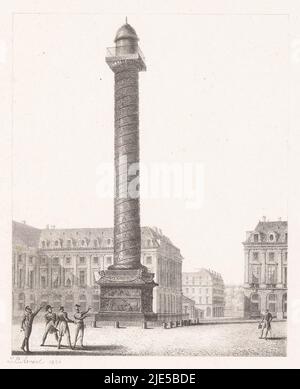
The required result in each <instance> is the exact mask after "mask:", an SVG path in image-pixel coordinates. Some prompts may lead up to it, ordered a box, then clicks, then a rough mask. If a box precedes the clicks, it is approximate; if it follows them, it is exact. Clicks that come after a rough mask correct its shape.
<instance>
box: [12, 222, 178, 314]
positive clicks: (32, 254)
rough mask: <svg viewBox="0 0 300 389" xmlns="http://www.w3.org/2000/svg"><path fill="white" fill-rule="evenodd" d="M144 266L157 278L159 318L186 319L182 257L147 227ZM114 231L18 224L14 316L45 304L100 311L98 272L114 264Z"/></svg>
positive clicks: (155, 303)
mask: <svg viewBox="0 0 300 389" xmlns="http://www.w3.org/2000/svg"><path fill="white" fill-rule="evenodd" d="M141 235H142V252H141V262H142V264H143V265H145V266H146V267H147V268H148V269H149V271H150V272H152V273H154V274H155V282H157V283H158V285H159V286H157V287H156V288H155V289H154V296H153V310H154V312H156V313H158V316H159V317H158V318H159V320H180V319H181V314H182V291H181V285H182V259H183V258H182V256H181V254H180V250H179V249H178V248H177V247H175V246H174V245H173V243H172V242H171V241H170V239H169V238H167V237H166V236H165V235H163V234H162V232H161V231H160V230H158V229H157V228H150V227H142V229H141ZM113 243H114V242H113V229H112V228H78V229H56V228H46V229H37V228H33V227H31V226H28V225H26V224H23V223H18V222H13V250H12V253H13V258H12V267H13V272H12V274H13V280H12V282H13V315H14V316H19V315H21V314H22V313H23V310H24V307H25V305H30V306H32V307H35V306H36V305H37V304H40V303H42V302H44V303H49V304H52V305H53V306H54V307H55V308H57V307H58V306H60V305H63V306H64V307H65V309H66V310H67V311H72V310H73V307H74V304H75V303H79V304H80V305H81V306H82V308H83V309H85V308H86V307H88V306H91V307H92V309H93V311H94V312H98V311H99V301H100V289H99V285H98V284H97V283H96V279H95V273H96V272H99V271H102V270H106V269H107V268H108V267H109V266H110V265H112V264H113Z"/></svg>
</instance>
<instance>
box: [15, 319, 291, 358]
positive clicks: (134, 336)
mask: <svg viewBox="0 0 300 389" xmlns="http://www.w3.org/2000/svg"><path fill="white" fill-rule="evenodd" d="M70 329H71V337H72V339H74V325H72V324H71V325H70ZM43 330H44V325H43V324H42V323H34V326H33V332H32V335H31V338H30V349H31V351H32V355H43V354H45V355H55V354H57V355H70V354H72V355H149V356H150V355H170V356H262V357H271V356H285V355H286V323H285V322H275V323H273V334H272V338H271V339H268V340H264V339H259V330H258V329H257V324H256V323H242V324H217V325H211V324H209V325H197V326H190V327H178V328H173V329H163V328H150V329H142V328H139V327H127V328H119V329H116V328H113V327H101V328H91V327H87V328H86V334H85V340H84V344H85V348H84V349H83V350H80V349H76V350H74V351H73V350H71V351H70V350H69V349H68V348H67V347H66V339H63V342H62V344H63V345H64V346H65V347H63V348H62V349H60V350H57V348H56V342H55V339H54V336H53V335H49V337H48V339H47V342H46V344H47V346H46V347H40V343H41V339H42V334H43ZM21 342H22V333H21V332H20V327H19V326H18V325H14V326H13V354H14V355H22V354H23V352H22V351H21V350H20V345H21Z"/></svg>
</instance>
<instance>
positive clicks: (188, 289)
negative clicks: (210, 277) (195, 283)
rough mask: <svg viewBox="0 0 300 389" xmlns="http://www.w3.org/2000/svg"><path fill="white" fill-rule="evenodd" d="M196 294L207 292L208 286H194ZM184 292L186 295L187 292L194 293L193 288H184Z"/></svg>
mask: <svg viewBox="0 0 300 389" xmlns="http://www.w3.org/2000/svg"><path fill="white" fill-rule="evenodd" d="M196 291H198V294H201V293H202V294H205V293H206V294H209V288H205V289H204V288H196ZM185 293H186V294H187V295H188V294H189V293H195V288H185Z"/></svg>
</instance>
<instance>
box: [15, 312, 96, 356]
mask: <svg viewBox="0 0 300 389" xmlns="http://www.w3.org/2000/svg"><path fill="white" fill-rule="evenodd" d="M44 306H45V305H44V304H42V305H41V306H40V307H39V308H38V309H36V310H35V311H32V309H31V308H30V307H29V306H26V307H25V313H24V317H23V320H22V323H21V331H24V339H23V342H22V346H21V349H22V350H23V351H24V352H25V353H29V352H30V350H29V338H30V335H31V332H32V325H33V320H34V318H35V317H36V315H37V314H38V313H39V312H40V311H41V309H42V308H44ZM45 310H46V314H45V322H46V328H45V332H44V335H43V339H42V343H41V346H45V342H46V339H47V336H48V334H54V336H55V339H56V341H57V348H58V349H60V348H61V341H62V338H63V337H64V336H66V337H67V341H68V345H69V347H70V349H75V347H76V343H77V341H78V339H80V346H81V347H83V336H84V319H85V318H86V317H87V316H88V313H89V311H90V310H91V308H88V310H87V311H85V312H82V311H81V310H80V305H79V304H76V305H75V313H74V320H71V319H70V318H69V317H68V313H67V312H66V311H65V309H64V307H63V306H61V307H60V308H59V311H58V313H57V314H56V313H54V312H53V307H51V305H49V304H48V305H46V306H45ZM69 323H74V324H75V325H76V328H75V339H74V344H73V346H72V343H71V335H70V329H69Z"/></svg>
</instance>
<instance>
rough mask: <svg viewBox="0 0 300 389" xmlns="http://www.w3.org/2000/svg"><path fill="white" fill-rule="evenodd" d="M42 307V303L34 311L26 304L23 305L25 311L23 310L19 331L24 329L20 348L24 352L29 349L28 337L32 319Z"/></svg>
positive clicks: (27, 351)
mask: <svg viewBox="0 0 300 389" xmlns="http://www.w3.org/2000/svg"><path fill="white" fill-rule="evenodd" d="M43 307H44V304H42V305H41V306H40V307H39V308H38V309H36V310H35V311H34V312H33V311H32V309H31V308H30V307H29V306H28V305H27V306H26V307H25V312H24V316H23V320H22V323H21V331H24V339H23V342H22V346H21V349H22V350H23V351H24V353H29V352H30V351H29V338H30V335H31V331H32V324H33V320H34V318H35V317H36V315H37V314H38V313H39V312H40V310H41V309H42V308H43Z"/></svg>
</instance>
